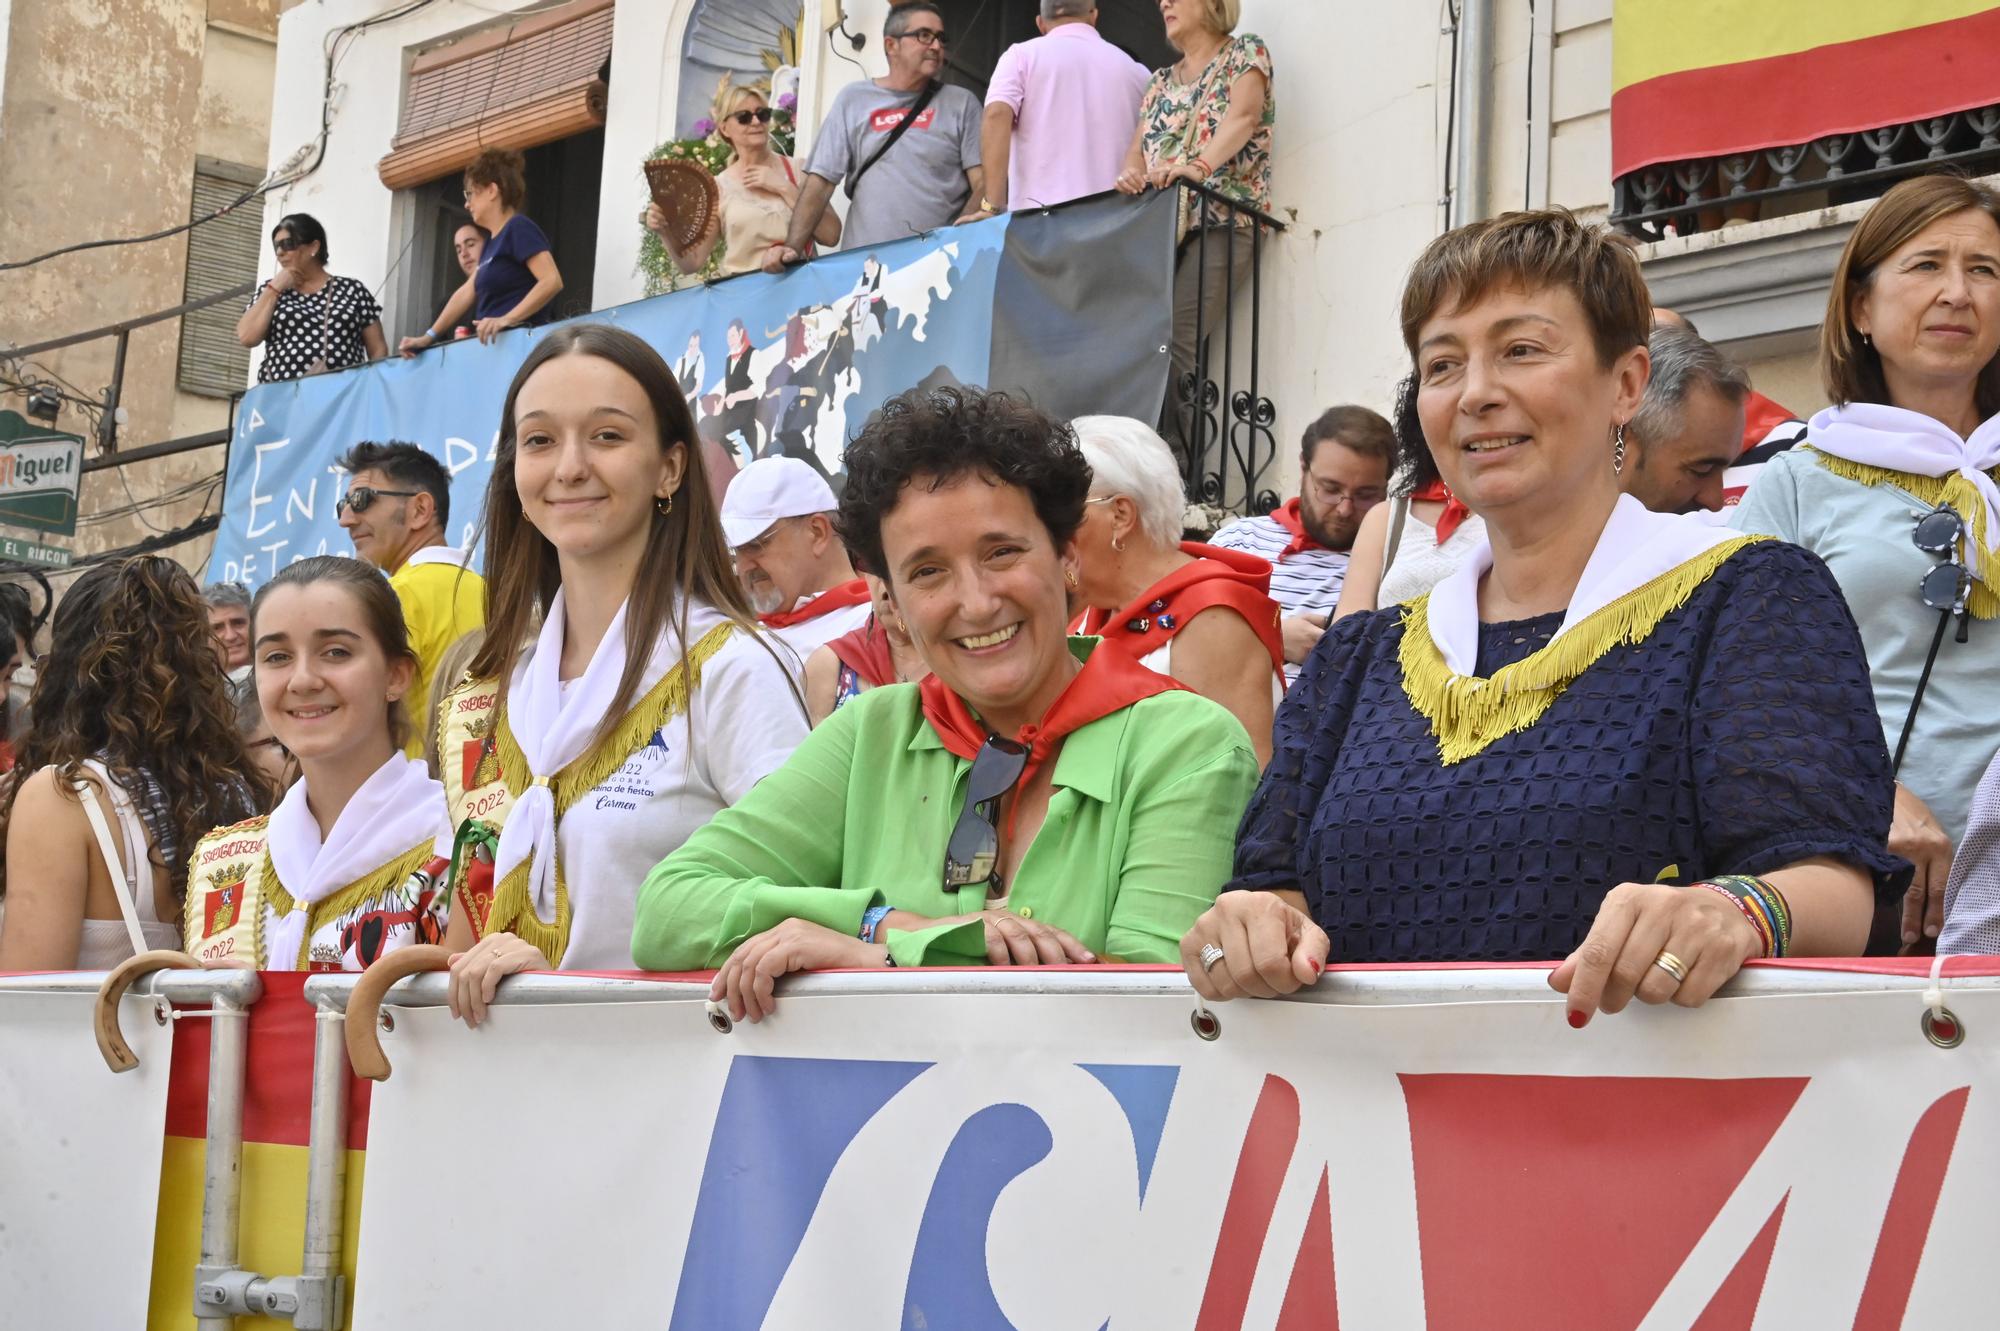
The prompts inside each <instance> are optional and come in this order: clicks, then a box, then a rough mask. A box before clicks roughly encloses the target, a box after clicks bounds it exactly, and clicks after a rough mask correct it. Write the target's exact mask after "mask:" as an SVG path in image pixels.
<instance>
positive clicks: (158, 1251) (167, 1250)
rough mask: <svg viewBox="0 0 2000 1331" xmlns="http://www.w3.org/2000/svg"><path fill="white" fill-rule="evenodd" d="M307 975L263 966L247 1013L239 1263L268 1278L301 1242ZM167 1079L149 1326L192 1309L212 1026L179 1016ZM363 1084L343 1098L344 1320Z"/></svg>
mask: <svg viewBox="0 0 2000 1331" xmlns="http://www.w3.org/2000/svg"><path fill="white" fill-rule="evenodd" d="M306 978H307V977H306V974H305V973H304V972H300V971H267V972H265V974H264V996H263V997H262V998H261V999H259V1000H258V1001H257V1003H256V1005H255V1006H253V1007H252V1008H251V1009H250V1030H249V1055H248V1058H247V1060H246V1063H247V1066H246V1068H245V1072H246V1075H245V1078H244V1082H245V1085H244V1101H243V1201H242V1207H243V1210H242V1226H241V1228H240V1229H239V1230H238V1244H239V1247H238V1250H237V1256H238V1260H239V1262H240V1263H241V1264H242V1266H243V1267H245V1268H246V1269H248V1270H252V1271H257V1272H261V1273H262V1274H264V1275H292V1274H296V1273H297V1271H298V1269H299V1260H300V1257H301V1255H302V1250H303V1247H304V1241H305V1232H306V1230H305V1224H306V1156H307V1150H306V1146H307V1142H308V1140H309V1138H310V1136H311V1127H312V1060H313V1022H314V1017H313V1009H312V1005H311V1004H309V1003H307V1002H306V1001H305V995H304V988H305V981H306ZM182 1025H183V1027H184V1029H183V1030H181V1031H180V1032H179V1035H180V1037H181V1038H179V1039H177V1040H175V1041H174V1064H173V1072H172V1075H171V1076H170V1077H169V1078H168V1081H167V1140H166V1150H165V1154H164V1157H163V1159H162V1160H161V1164H160V1204H159V1227H158V1229H157V1230H156V1231H155V1235H154V1239H153V1293H152V1301H151V1313H150V1316H149V1317H148V1319H147V1321H148V1325H149V1326H150V1327H152V1328H153V1329H154V1331H165V1328H169V1327H172V1328H176V1331H178V1328H182V1327H185V1326H187V1325H188V1324H189V1318H190V1316H191V1315H192V1312H193V1309H194V1268H195V1264H196V1263H197V1262H199V1261H200V1260H201V1189H202V1173H203V1165H204V1161H205V1158H206V1152H205V1150H204V1146H205V1139H206V1138H207V1136H208V1030H207V1025H206V1023H204V1022H199V1021H189V1022H184V1023H182ZM369 1086H370V1083H368V1082H365V1081H361V1080H360V1079H358V1078H357V1079H355V1081H354V1082H353V1084H352V1087H351V1089H350V1092H349V1096H348V1103H347V1146H348V1156H347V1193H346V1197H345V1199H344V1200H345V1202H346V1206H345V1210H346V1213H347V1214H346V1223H345V1226H344V1228H345V1231H346V1232H345V1236H344V1243H343V1252H342V1256H343V1258H344V1259H345V1260H344V1261H343V1263H342V1265H343V1266H344V1268H345V1270H346V1274H347V1280H348V1299H349V1305H348V1308H347V1317H348V1319H349V1321H350V1324H351V1319H352V1317H353V1314H354V1309H353V1303H352V1300H353V1297H354V1247H355V1238H356V1232H357V1229H358V1225H359V1221H360V1217H361V1161H362V1155H363V1148H364V1147H365V1146H366V1144H367V1141H368V1090H369ZM236 1325H237V1326H238V1327H239V1328H242V1329H243V1331H248V1329H249V1328H251V1327H269V1328H274V1329H275V1328H287V1327H289V1326H290V1325H291V1323H290V1322H289V1321H286V1320H284V1319H282V1318H279V1319H266V1318H260V1317H240V1318H238V1319H237V1321H236Z"/></svg>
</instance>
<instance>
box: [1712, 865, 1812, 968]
mask: <svg viewBox="0 0 2000 1331" xmlns="http://www.w3.org/2000/svg"><path fill="white" fill-rule="evenodd" d="M1697 886H1700V887H1706V888H1708V889H1710V890H1711V891H1715V892H1720V893H1722V894H1723V895H1725V896H1727V897H1730V898H1731V899H1733V900H1734V901H1735V902H1736V904H1737V906H1738V907H1739V908H1740V909H1741V910H1742V911H1743V913H1744V915H1745V916H1746V917H1748V918H1749V920H1750V923H1751V924H1752V925H1754V926H1756V928H1757V932H1758V934H1759V935H1760V936H1761V937H1762V938H1763V940H1764V944H1765V952H1764V955H1765V956H1767V957H1782V956H1785V955H1787V954H1789V953H1790V952H1791V950H1792V910H1791V904H1790V903H1789V902H1787V901H1786V900H1785V894H1784V893H1783V892H1780V891H1779V890H1778V889H1777V888H1776V887H1774V886H1773V885H1772V884H1771V883H1769V882H1767V881H1766V880H1764V879H1762V878H1756V877H1752V876H1751V875H1749V874H1741V873H1732V874H1720V875H1718V876H1716V877H1714V878H1707V879H1703V880H1702V881H1701V882H1700V883H1699V884H1697Z"/></svg>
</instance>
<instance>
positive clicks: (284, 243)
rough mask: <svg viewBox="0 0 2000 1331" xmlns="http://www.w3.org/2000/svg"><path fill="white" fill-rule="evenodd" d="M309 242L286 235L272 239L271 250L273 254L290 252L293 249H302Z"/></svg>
mask: <svg viewBox="0 0 2000 1331" xmlns="http://www.w3.org/2000/svg"><path fill="white" fill-rule="evenodd" d="M310 244H312V242H311V241H310V240H299V239H297V238H295V237H292V236H287V237H285V238H284V239H283V240H274V241H272V242H271V250H272V252H273V253H275V254H290V253H291V252H292V251H293V250H302V249H304V248H305V247H306V246H308V245H310Z"/></svg>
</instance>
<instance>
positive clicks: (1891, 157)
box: [1611, 104, 2000, 240]
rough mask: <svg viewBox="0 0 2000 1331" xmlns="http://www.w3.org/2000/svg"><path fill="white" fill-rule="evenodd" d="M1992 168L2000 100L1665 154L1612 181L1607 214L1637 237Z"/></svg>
mask: <svg viewBox="0 0 2000 1331" xmlns="http://www.w3.org/2000/svg"><path fill="white" fill-rule="evenodd" d="M1996 169H2000V104H1996V105H1993V106H1982V107H1977V108H1975V109H1973V110H1970V111H1960V112H1957V113H1955V114H1953V115H1948V116H1938V117H1935V118H1933V119H1928V120H1913V121H1907V122H1904V123H1902V124H1898V125H1884V126H1882V127H1881V128H1879V129H1866V130H1861V131H1859V132H1857V133H1853V134H1828V135H1825V136H1823V137H1821V138H1817V139H1813V140H1811V141H1810V142H1807V143H1796V144H1787V145H1784V146H1781V147H1776V148H1766V149H1764V150H1762V151H1761V152H1747V153H1734V154H1731V155H1728V156H1724V157H1703V158H1696V159H1692V160H1689V161H1684V162H1664V163H1660V164H1658V165H1655V166H1649V167H1645V168H1643V169H1641V170H1638V171H1634V172H1631V173H1630V174H1628V175H1624V176H1620V177H1618V178H1617V179H1616V180H1615V181H1613V182H1612V187H1611V220H1612V222H1613V223H1614V224H1615V225H1616V226H1618V227H1619V228H1621V229H1622V230H1624V231H1625V232H1626V233H1627V234H1629V235H1632V236H1635V237H1637V238H1639V239H1641V240H1659V239H1661V238H1663V237H1665V236H1669V235H1683V236H1684V235H1688V234H1690V233H1692V232H1696V231H1711V230H1714V229H1716V228H1717V227H1720V226H1721V225H1722V224H1723V223H1724V222H1725V221H1730V220H1737V219H1742V220H1757V219H1761V218H1765V217H1779V216H1783V215H1785V214H1788V213H1798V212H1804V211H1807V210H1808V209H1811V208H1819V207H1830V206H1832V205H1835V204H1842V203H1851V202H1853V201H1854V200H1857V199H1872V198H1875V197H1877V196H1878V195H1881V194H1882V193H1884V192H1885V191H1887V190H1888V188H1889V187H1890V186H1891V185H1894V184H1895V183H1896V182H1897V181H1899V180H1904V179H1907V178H1908V177H1910V176H1917V175H1928V174H1931V173H1934V172H1940V171H1951V172H1957V173H1961V174H1966V175H1980V174H1984V173H1986V172H1989V171H1993V170H1996Z"/></svg>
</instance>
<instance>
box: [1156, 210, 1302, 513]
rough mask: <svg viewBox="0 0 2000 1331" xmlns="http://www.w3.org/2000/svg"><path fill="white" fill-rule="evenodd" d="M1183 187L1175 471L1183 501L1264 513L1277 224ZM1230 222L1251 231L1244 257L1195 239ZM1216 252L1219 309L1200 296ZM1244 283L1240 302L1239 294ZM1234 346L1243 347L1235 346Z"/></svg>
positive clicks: (1171, 388) (1272, 410)
mask: <svg viewBox="0 0 2000 1331" xmlns="http://www.w3.org/2000/svg"><path fill="white" fill-rule="evenodd" d="M1182 188H1183V189H1184V190H1186V191H1187V195H1186V197H1185V199H1184V203H1183V207H1184V208H1185V209H1186V210H1187V212H1188V215H1189V221H1190V224H1191V225H1190V230H1189V232H1188V239H1187V240H1186V241H1185V242H1184V243H1183V248H1182V254H1183V258H1182V260H1181V262H1183V263H1186V264H1192V265H1194V266H1195V290H1196V292H1197V293H1199V294H1198V298H1197V300H1196V302H1195V315H1194V345H1195V361H1194V368H1193V369H1192V370H1189V371H1186V372H1183V373H1181V374H1179V375H1178V376H1175V377H1176V380H1177V381H1176V382H1173V383H1169V384H1168V385H1167V392H1168V395H1169V397H1170V398H1171V399H1172V400H1173V403H1174V405H1175V406H1176V407H1177V408H1178V409H1179V410H1180V412H1181V413H1182V419H1183V422H1184V423H1185V425H1186V427H1187V428H1186V435H1185V444H1186V449H1187V455H1186V457H1185V458H1184V459H1183V460H1182V474H1181V480H1182V483H1183V484H1184V486H1185V487H1186V490H1187V497H1188V500H1189V502H1190V503H1198V504H1210V505H1213V506H1215V507H1217V508H1224V509H1230V510H1232V511H1235V512H1238V513H1250V514H1264V513H1269V512H1270V511H1271V510H1272V509H1274V508H1276V507H1278V504H1279V499H1278V495H1277V492H1276V491H1275V490H1273V489H1271V488H1270V487H1269V486H1268V485H1266V484H1265V474H1266V473H1267V472H1268V471H1270V469H1271V467H1272V465H1273V464H1274V463H1275V462H1276V461H1277V459H1278V443H1277V438H1276V436H1275V435H1274V434H1273V433H1272V427H1273V426H1274V425H1275V424H1276V423H1277V419H1278V411H1277V408H1276V407H1275V406H1273V405H1272V402H1271V399H1270V398H1269V397H1268V396H1267V395H1266V394H1265V392H1264V383H1263V362H1262V349H1263V347H1262V337H1263V324H1264V285H1263V272H1264V247H1265V239H1266V232H1280V231H1283V230H1284V229H1285V224H1284V223H1283V222H1280V221H1279V220H1278V219H1277V218H1275V217H1272V216H1271V215H1270V214H1269V213H1264V212H1259V211H1258V210H1257V209H1255V208H1252V207H1250V206H1248V205H1247V204H1243V203H1239V202H1237V201H1236V200H1234V199H1230V198H1227V197H1225V196H1224V195H1221V194H1218V193H1217V192H1215V191H1214V190H1212V189H1210V188H1208V187H1207V186H1205V185H1195V184H1189V183H1184V184H1183V185H1182ZM1246 219H1247V220H1246ZM1230 227H1242V228H1243V229H1244V230H1245V231H1247V232H1248V233H1249V235H1250V258H1249V262H1248V263H1247V264H1239V262H1238V260H1237V256H1236V250H1235V247H1234V246H1231V245H1226V244H1225V245H1222V246H1219V247H1218V246H1209V245H1203V244H1200V243H1198V242H1197V237H1198V236H1199V235H1200V234H1202V233H1204V232H1208V231H1218V230H1223V229H1225V228H1230ZM1211 251H1213V254H1211ZM1218 260H1219V261H1220V262H1221V264H1222V265H1223V270H1224V271H1223V288H1222V299H1221V302H1220V304H1221V308H1220V309H1216V308H1214V307H1213V306H1212V305H1211V304H1210V303H1209V301H1208V300H1206V299H1202V298H1200V297H1202V296H1205V295H1206V294H1207V290H1208V286H1209V282H1208V278H1209V270H1208V265H1209V264H1210V263H1211V262H1215V261H1218ZM1246 292H1247V303H1246V299H1239V297H1241V296H1243V295H1244V293H1246ZM1239 339H1241V341H1240V342H1239ZM1239 347H1241V348H1242V350H1243V351H1244V353H1245V354H1243V355H1239V354H1238V349H1239Z"/></svg>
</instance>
